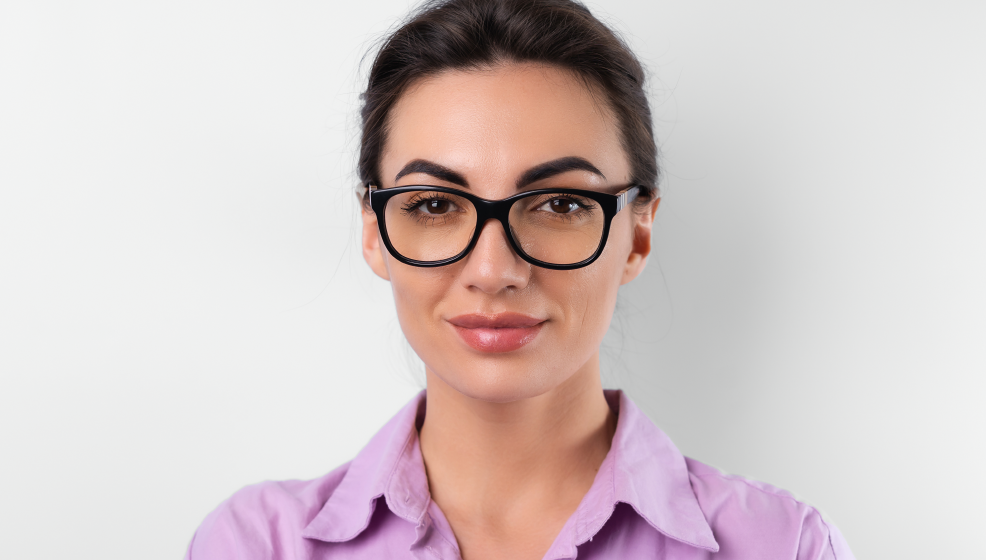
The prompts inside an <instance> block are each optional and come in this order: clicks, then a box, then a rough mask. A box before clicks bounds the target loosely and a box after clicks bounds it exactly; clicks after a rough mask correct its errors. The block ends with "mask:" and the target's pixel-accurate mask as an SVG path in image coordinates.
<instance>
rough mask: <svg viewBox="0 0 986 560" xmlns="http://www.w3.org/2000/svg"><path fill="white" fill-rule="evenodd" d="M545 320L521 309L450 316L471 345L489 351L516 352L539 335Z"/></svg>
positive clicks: (451, 321)
mask: <svg viewBox="0 0 986 560" xmlns="http://www.w3.org/2000/svg"><path fill="white" fill-rule="evenodd" d="M545 321H546V319H538V318H536V317H531V316H529V315H524V314H521V313H499V314H496V315H480V314H469V315H459V316H457V317H452V318H451V319H449V320H448V322H449V323H450V324H451V325H452V326H453V327H454V328H455V332H456V333H458V335H459V337H460V338H461V339H462V341H463V342H465V343H466V344H467V345H469V347H471V348H472V349H474V350H478V351H480V352H489V353H504V352H513V351H514V350H518V349H520V348H522V347H524V346H526V345H527V344H529V343H530V342H531V341H533V340H534V339H535V338H537V335H538V333H539V332H541V327H542V326H544V323H545Z"/></svg>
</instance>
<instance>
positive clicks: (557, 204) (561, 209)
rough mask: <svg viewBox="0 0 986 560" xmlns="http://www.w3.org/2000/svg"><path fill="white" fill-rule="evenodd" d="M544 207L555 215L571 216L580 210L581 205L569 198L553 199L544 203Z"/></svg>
mask: <svg viewBox="0 0 986 560" xmlns="http://www.w3.org/2000/svg"><path fill="white" fill-rule="evenodd" d="M544 207H545V208H546V209H547V210H548V211H550V212H554V213H555V214H571V213H572V212H576V211H578V210H579V209H580V208H582V205H580V204H579V203H578V202H576V201H574V200H572V199H570V198H554V199H551V200H549V201H548V202H546V203H545V204H544Z"/></svg>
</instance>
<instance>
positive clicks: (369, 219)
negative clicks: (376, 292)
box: [361, 205, 390, 281]
mask: <svg viewBox="0 0 986 560" xmlns="http://www.w3.org/2000/svg"><path fill="white" fill-rule="evenodd" d="M361 207H362V205H361ZM361 214H362V217H363V243H362V245H363V259H364V260H366V264H368V265H370V270H372V271H373V272H374V273H375V274H376V275H377V276H379V277H380V278H383V279H384V280H387V281H389V280H390V271H389V270H387V262H386V258H387V257H386V255H384V250H385V249H384V247H383V243H382V242H381V240H380V230H379V228H378V227H377V215H376V214H374V213H373V211H372V210H369V209H367V208H365V207H362V212H361Z"/></svg>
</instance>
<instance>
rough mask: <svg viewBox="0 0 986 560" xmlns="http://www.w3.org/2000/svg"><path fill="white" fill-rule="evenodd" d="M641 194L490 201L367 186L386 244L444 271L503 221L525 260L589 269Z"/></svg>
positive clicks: (404, 258) (417, 188) (539, 194)
mask: <svg viewBox="0 0 986 560" xmlns="http://www.w3.org/2000/svg"><path fill="white" fill-rule="evenodd" d="M639 194H640V187H639V186H636V185H634V186H630V187H627V188H626V189H624V190H622V191H620V192H619V193H617V194H607V193H601V192H595V191H586V190H579V189H538V190H533V191H526V192H522V193H519V194H515V195H513V196H511V197H508V198H504V199H503V200H486V199H485V198H479V197H478V196H474V195H472V194H470V193H467V192H464V191H461V190H458V189H451V188H446V187H431V186H426V185H411V186H406V187H395V188H390V189H379V188H377V187H375V186H372V185H371V186H370V187H369V197H370V207H371V208H372V209H373V212H374V213H376V215H377V222H378V223H379V224H380V235H381V237H382V238H383V242H384V245H386V246H387V250H388V251H390V254H391V255H393V256H394V258H395V259H397V260H399V261H401V262H402V263H405V264H409V265H412V266H443V265H447V264H452V263H454V262H456V261H458V260H459V259H462V258H463V257H465V256H466V255H467V254H468V253H469V251H471V250H472V248H473V247H475V246H476V241H478V240H479V235H480V232H481V231H482V226H483V224H485V223H486V221H487V220H499V222H500V223H501V224H503V230H504V231H505V232H507V239H509V240H510V245H511V246H512V247H513V249H514V251H516V252H517V254H518V255H520V257H521V258H522V259H524V260H525V261H527V262H529V263H531V264H533V265H537V266H540V267H544V268H550V269H554V270H570V269H573V268H581V267H583V266H587V265H589V264H591V263H592V262H593V261H595V260H596V259H597V258H599V255H600V254H602V252H603V247H605V245H606V238H607V237H608V235H609V226H610V223H612V221H613V218H614V217H615V216H616V214H617V213H618V212H619V211H620V210H622V209H624V208H626V206H627V205H629V204H630V203H631V202H633V201H634V200H635V199H636V198H637V195H639Z"/></svg>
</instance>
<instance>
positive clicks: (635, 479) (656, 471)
mask: <svg viewBox="0 0 986 560" xmlns="http://www.w3.org/2000/svg"><path fill="white" fill-rule="evenodd" d="M606 400H607V401H608V402H609V405H610V408H612V409H613V410H614V411H617V413H618V416H617V422H616V432H615V433H614V434H613V443H612V446H611V447H610V450H609V453H608V454H607V455H606V458H605V459H604V460H603V463H602V465H600V467H599V472H598V473H597V475H596V479H595V480H594V481H593V483H592V486H591V487H590V488H589V491H588V492H587V493H586V495H585V497H584V498H583V499H582V502H581V503H580V504H579V507H578V508H577V509H576V510H575V514H574V515H572V517H571V518H569V520H568V522H567V523H566V524H565V526H564V527H563V528H562V530H561V534H560V535H559V538H558V539H556V540H555V542H554V544H553V545H552V548H551V549H549V551H548V552H549V554H547V555H546V557H548V558H551V557H554V558H564V557H569V558H574V557H575V556H576V554H575V547H576V546H578V545H580V544H582V543H584V542H586V541H588V540H589V539H590V538H591V537H592V536H594V535H595V534H596V533H598V532H599V530H600V529H602V527H603V525H604V524H605V523H606V521H608V520H609V518H610V516H611V515H612V513H613V510H614V509H615V508H616V504H617V503H620V502H622V503H625V504H629V505H630V506H631V507H633V509H634V511H636V512H637V514H638V515H640V517H641V518H643V519H644V520H645V521H646V522H647V523H648V524H649V525H650V526H651V527H653V528H654V529H656V530H657V531H659V532H661V533H663V534H664V535H665V536H667V537H669V538H672V539H674V540H676V541H680V542H682V543H685V544H688V545H691V546H694V547H696V548H702V549H705V550H709V551H712V552H718V551H719V544H718V543H717V542H716V540H715V537H713V535H712V528H711V527H709V523H708V521H706V519H705V514H703V513H702V509H701V508H700V507H699V505H698V499H697V498H696V497H695V492H694V491H693V490H692V485H691V481H690V479H689V476H688V467H687V466H686V464H685V458H684V456H683V455H682V454H681V452H679V451H678V448H677V447H675V445H674V444H673V443H672V442H671V438H669V437H668V436H667V434H665V433H664V432H663V431H661V430H660V428H658V427H657V426H655V425H654V423H653V422H651V420H650V419H649V418H647V416H646V415H645V414H644V413H643V412H642V411H641V410H640V409H639V408H637V405H636V404H634V403H633V401H631V400H630V398H629V397H627V396H626V395H625V394H623V392H622V391H606Z"/></svg>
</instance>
